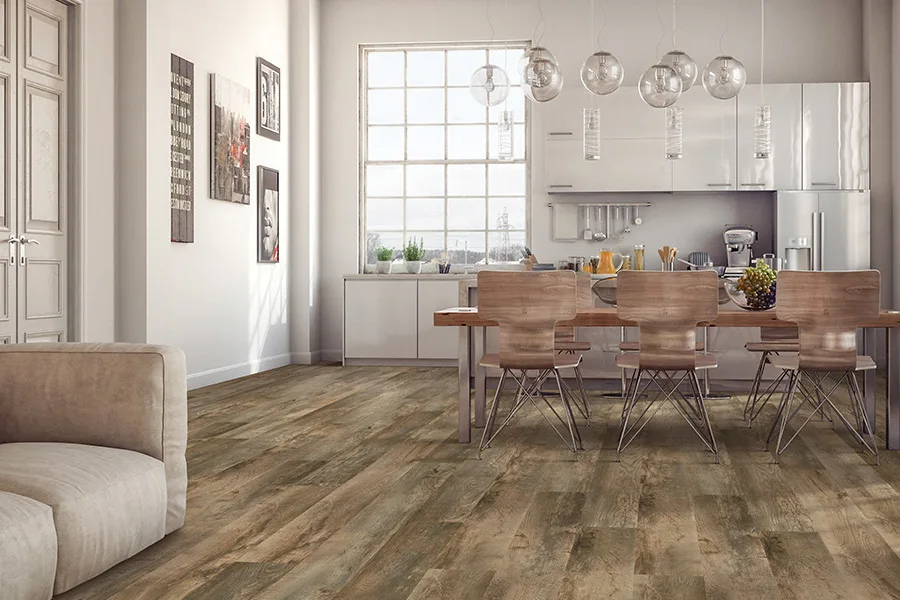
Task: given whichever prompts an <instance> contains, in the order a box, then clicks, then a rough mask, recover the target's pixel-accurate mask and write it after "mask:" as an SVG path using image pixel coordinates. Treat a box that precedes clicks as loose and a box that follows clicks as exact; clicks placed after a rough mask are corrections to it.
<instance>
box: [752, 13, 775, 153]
mask: <svg viewBox="0 0 900 600" xmlns="http://www.w3.org/2000/svg"><path fill="white" fill-rule="evenodd" d="M765 46H766V0H759V97H760V105H759V106H757V107H756V111H755V113H754V121H753V156H754V158H760V159H766V158H770V157H771V156H772V107H771V106H769V105H768V104H766V87H765V83H763V75H764V74H765V67H766V51H765Z"/></svg>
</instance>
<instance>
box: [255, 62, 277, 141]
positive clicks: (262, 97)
mask: <svg viewBox="0 0 900 600" xmlns="http://www.w3.org/2000/svg"><path fill="white" fill-rule="evenodd" d="M256 133H257V134H258V135H261V136H263V137H266V138H269V139H270V140H275V141H276V142H280V141H281V69H280V68H278V67H276V66H275V65H273V64H272V63H270V62H269V61H267V60H266V59H264V58H261V57H257V58H256Z"/></svg>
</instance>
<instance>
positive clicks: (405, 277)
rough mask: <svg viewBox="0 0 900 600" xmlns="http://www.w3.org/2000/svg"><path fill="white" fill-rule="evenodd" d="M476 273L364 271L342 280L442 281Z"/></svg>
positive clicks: (458, 278)
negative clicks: (384, 273) (385, 272)
mask: <svg viewBox="0 0 900 600" xmlns="http://www.w3.org/2000/svg"><path fill="white" fill-rule="evenodd" d="M477 278H478V274H477V273H449V274H442V273H420V274H419V275H412V274H410V273H390V274H388V275H381V274H378V273H365V274H362V275H360V274H355V275H344V281H362V280H371V281H375V280H378V281H387V280H390V279H399V280H402V281H416V280H421V279H424V280H429V279H440V280H444V281H460V280H464V279H471V280H477Z"/></svg>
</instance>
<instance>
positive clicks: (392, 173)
mask: <svg viewBox="0 0 900 600" xmlns="http://www.w3.org/2000/svg"><path fill="white" fill-rule="evenodd" d="M402 195H403V165H367V166H366V196H369V197H371V196H402Z"/></svg>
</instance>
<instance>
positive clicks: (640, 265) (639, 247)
mask: <svg viewBox="0 0 900 600" xmlns="http://www.w3.org/2000/svg"><path fill="white" fill-rule="evenodd" d="M623 268H624V267H623ZM634 270H635V271H643V270H644V245H643V244H635V245H634Z"/></svg>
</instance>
